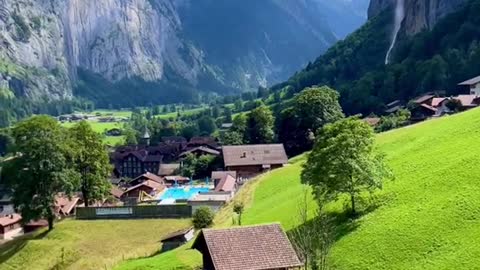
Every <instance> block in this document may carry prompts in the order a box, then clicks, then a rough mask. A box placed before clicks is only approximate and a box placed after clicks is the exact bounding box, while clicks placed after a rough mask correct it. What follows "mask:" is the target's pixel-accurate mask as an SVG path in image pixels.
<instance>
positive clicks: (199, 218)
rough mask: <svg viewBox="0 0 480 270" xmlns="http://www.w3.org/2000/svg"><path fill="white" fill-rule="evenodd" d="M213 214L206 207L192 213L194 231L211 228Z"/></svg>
mask: <svg viewBox="0 0 480 270" xmlns="http://www.w3.org/2000/svg"><path fill="white" fill-rule="evenodd" d="M214 217H215V214H214V213H213V211H212V209H210V207H208V206H202V207H199V208H198V209H197V210H195V212H194V213H193V220H192V222H193V226H194V227H195V229H203V228H208V227H210V226H212V224H213V218H214Z"/></svg>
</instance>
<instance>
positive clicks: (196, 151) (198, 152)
mask: <svg viewBox="0 0 480 270" xmlns="http://www.w3.org/2000/svg"><path fill="white" fill-rule="evenodd" d="M188 154H193V155H195V156H196V157H200V156H205V155H211V156H220V154H221V153H220V151H218V150H216V149H212V148H210V147H206V146H197V147H194V148H191V149H189V150H186V151H184V152H182V153H181V154H180V155H179V156H178V157H179V158H185V157H187V155H188Z"/></svg>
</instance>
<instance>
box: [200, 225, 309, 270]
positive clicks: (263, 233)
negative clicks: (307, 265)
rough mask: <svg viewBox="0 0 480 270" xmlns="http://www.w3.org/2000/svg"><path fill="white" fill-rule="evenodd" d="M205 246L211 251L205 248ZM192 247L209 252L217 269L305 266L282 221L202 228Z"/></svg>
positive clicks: (237, 269)
mask: <svg viewBox="0 0 480 270" xmlns="http://www.w3.org/2000/svg"><path fill="white" fill-rule="evenodd" d="M202 246H206V247H207V249H208V251H206V250H202ZM192 248H194V249H198V250H200V251H201V252H209V255H210V256H211V259H212V262H213V264H214V266H215V269H216V270H246V269H248V270H266V269H283V268H293V267H301V266H302V265H303V264H302V263H301V262H300V260H299V259H298V256H297V254H296V253H295V250H294V249H293V247H292V245H291V244H290V241H289V240H288V238H287V236H286V235H285V233H284V232H283V230H282V228H281V227H280V225H279V224H271V225H257V226H250V227H239V228H230V229H220V230H212V229H206V230H202V232H201V233H200V235H199V236H198V237H197V239H195V242H194V243H193V246H192Z"/></svg>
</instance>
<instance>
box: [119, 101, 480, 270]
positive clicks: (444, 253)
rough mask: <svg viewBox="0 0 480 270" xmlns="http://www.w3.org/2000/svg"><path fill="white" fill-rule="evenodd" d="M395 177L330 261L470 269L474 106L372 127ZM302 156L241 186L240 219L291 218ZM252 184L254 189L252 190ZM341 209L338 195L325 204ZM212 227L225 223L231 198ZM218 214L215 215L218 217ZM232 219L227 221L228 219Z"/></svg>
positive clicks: (478, 212) (478, 232) (171, 255)
mask: <svg viewBox="0 0 480 270" xmlns="http://www.w3.org/2000/svg"><path fill="white" fill-rule="evenodd" d="M378 144H379V147H380V149H381V150H383V151H384V152H385V153H386V154H387V158H388V162H389V164H390V166H391V167H392V170H393V171H394V173H395V176H396V178H395V180H394V181H391V182H387V183H386V184H385V187H384V189H383V190H382V191H381V192H379V193H378V194H377V196H376V197H377V200H376V201H377V204H378V208H377V209H376V210H374V211H373V212H370V213H369V214H365V215H364V216H362V217H360V218H359V219H357V220H356V221H354V224H353V225H354V226H351V231H348V232H344V233H345V234H343V235H339V237H338V240H337V242H336V243H335V245H334V247H333V250H332V252H331V256H330V262H331V266H332V268H333V269H432V270H433V269H477V268H478V258H479V257H480V244H479V242H478V239H480V175H479V174H478V173H477V170H476V169H477V168H478V164H480V155H479V154H478V153H479V152H480V110H478V109H477V110H472V111H469V112H466V113H463V114H458V115H454V116H450V117H445V118H442V119H437V120H432V121H428V122H424V123H421V124H418V125H414V126H410V127H406V128H403V129H399V130H395V131H391V132H387V133H383V134H380V135H378ZM302 160H303V157H299V158H297V159H296V160H295V162H294V163H293V164H292V165H290V166H288V167H285V168H282V169H279V170H277V171H274V172H272V173H269V174H267V175H265V176H262V177H261V178H260V179H258V180H257V181H256V182H253V183H250V184H249V186H247V187H246V188H244V189H243V190H242V191H240V193H239V195H238V197H237V198H236V200H241V201H244V202H245V203H246V205H247V207H246V210H245V213H244V217H243V223H244V224H257V223H268V222H281V223H282V226H283V227H284V228H285V229H286V230H288V229H290V228H292V227H294V226H296V224H297V222H296V220H297V219H296V211H297V207H298V206H297V205H298V204H299V202H300V201H301V196H302V194H303V187H302V185H301V184H300V178H299V173H300V170H301V162H302ZM252 192H253V196H252ZM329 209H331V211H332V212H336V211H342V209H343V202H338V203H335V204H332V205H331V206H330V207H329ZM219 216H220V217H221V219H222V220H221V221H220V222H218V221H217V222H216V226H217V227H219V226H220V227H221V226H228V225H229V218H231V216H232V213H231V206H229V207H227V208H225V209H223V210H222V211H221V213H220V214H219ZM217 218H218V217H217ZM230 224H231V221H230ZM200 264H201V257H200V255H199V254H198V253H197V252H195V251H192V250H189V249H188V246H185V247H182V248H180V249H177V250H174V251H170V252H168V253H164V254H161V255H158V256H154V257H151V258H145V259H139V260H131V261H128V262H126V263H122V264H120V265H119V266H118V267H117V268H116V269H119V270H133V269H138V270H139V269H158V268H159V269H173V268H174V267H185V269H190V268H193V267H195V266H198V265H200Z"/></svg>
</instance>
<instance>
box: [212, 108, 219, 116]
mask: <svg viewBox="0 0 480 270" xmlns="http://www.w3.org/2000/svg"><path fill="white" fill-rule="evenodd" d="M212 117H213V118H214V119H217V118H218V117H220V108H219V107H218V105H215V106H213V108H212Z"/></svg>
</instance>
